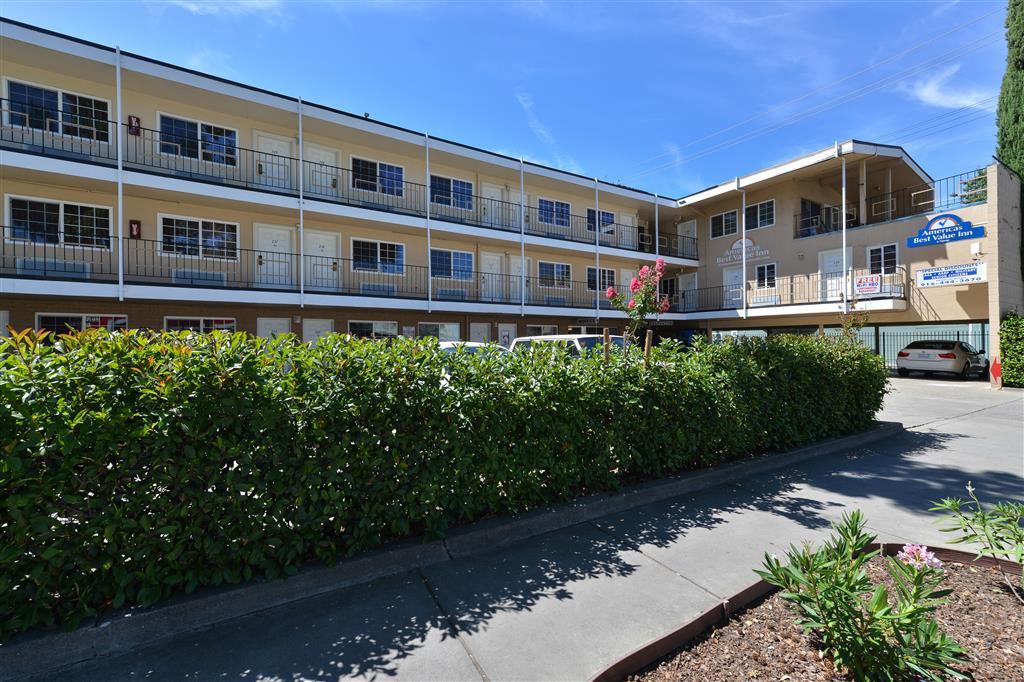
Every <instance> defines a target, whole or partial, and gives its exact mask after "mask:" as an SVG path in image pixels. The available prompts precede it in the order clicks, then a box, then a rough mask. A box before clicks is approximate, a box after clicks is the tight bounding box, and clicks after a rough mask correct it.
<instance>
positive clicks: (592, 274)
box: [587, 265, 615, 291]
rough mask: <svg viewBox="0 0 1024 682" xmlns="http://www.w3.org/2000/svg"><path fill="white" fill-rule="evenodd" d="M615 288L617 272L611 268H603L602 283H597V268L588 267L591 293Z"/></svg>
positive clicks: (588, 282) (588, 284)
mask: <svg viewBox="0 0 1024 682" xmlns="http://www.w3.org/2000/svg"><path fill="white" fill-rule="evenodd" d="M612 286H615V270H613V269H611V268H601V281H600V282H598V281H597V268H595V267H594V266H592V265H591V266H588V267H587V289H589V290H590V291H594V290H598V291H606V290H607V289H608V287H612Z"/></svg>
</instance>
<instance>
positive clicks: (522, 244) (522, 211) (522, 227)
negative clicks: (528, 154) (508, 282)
mask: <svg viewBox="0 0 1024 682" xmlns="http://www.w3.org/2000/svg"><path fill="white" fill-rule="evenodd" d="M519 296H520V299H519V314H520V315H526V178H525V171H524V169H523V157H521V156H520V157H519Z"/></svg>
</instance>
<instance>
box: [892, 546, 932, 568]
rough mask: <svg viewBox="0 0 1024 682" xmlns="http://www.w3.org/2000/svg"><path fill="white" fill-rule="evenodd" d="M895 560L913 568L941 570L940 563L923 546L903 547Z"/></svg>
mask: <svg viewBox="0 0 1024 682" xmlns="http://www.w3.org/2000/svg"><path fill="white" fill-rule="evenodd" d="M896 558H897V559H899V560H900V561H902V562H903V563H905V564H907V565H908V566H913V567H914V568H942V562H941V561H939V559H938V557H936V556H935V554H933V553H932V552H929V551H928V548H927V547H925V546H924V545H912V544H906V545H903V549H902V550H901V551H900V552H899V553H897V554H896Z"/></svg>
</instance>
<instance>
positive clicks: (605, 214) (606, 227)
mask: <svg viewBox="0 0 1024 682" xmlns="http://www.w3.org/2000/svg"><path fill="white" fill-rule="evenodd" d="M614 230H615V214H614V213H612V212H611V211H601V232H603V233H606V234H607V233H609V232H612V231H614ZM593 231H594V209H592V208H588V209H587V232H593Z"/></svg>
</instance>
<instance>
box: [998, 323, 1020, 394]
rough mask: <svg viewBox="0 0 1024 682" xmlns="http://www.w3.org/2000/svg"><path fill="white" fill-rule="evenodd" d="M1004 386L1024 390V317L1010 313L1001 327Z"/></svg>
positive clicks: (1000, 345)
mask: <svg viewBox="0 0 1024 682" xmlns="http://www.w3.org/2000/svg"><path fill="white" fill-rule="evenodd" d="M999 349H1000V354H1001V355H1002V358H1000V362H1001V363H1002V369H1003V386H1016V387H1018V388H1024V316H1021V315H1018V314H1017V313H1013V312H1011V313H1008V314H1007V315H1006V317H1004V318H1003V321H1002V323H1001V324H1000V325H999Z"/></svg>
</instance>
